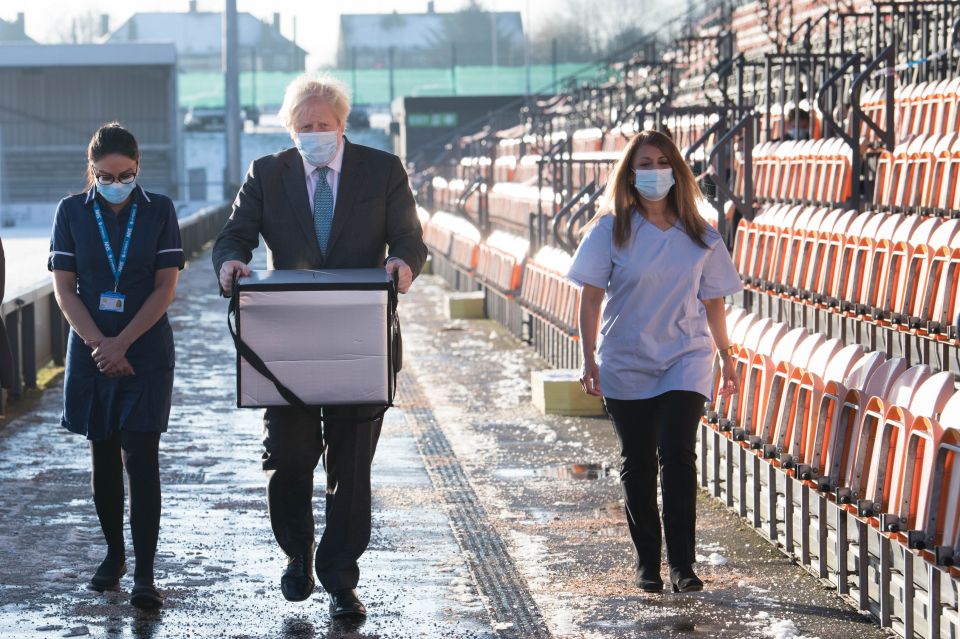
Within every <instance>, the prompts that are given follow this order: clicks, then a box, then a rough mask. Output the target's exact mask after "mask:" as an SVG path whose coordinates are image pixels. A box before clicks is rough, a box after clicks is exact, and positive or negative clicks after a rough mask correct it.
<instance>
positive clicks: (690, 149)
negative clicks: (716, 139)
mask: <svg viewBox="0 0 960 639" xmlns="http://www.w3.org/2000/svg"><path fill="white" fill-rule="evenodd" d="M722 127H723V119H722V118H721V119H719V120H717V121H716V122H714V123H713V126H711V127H710V128H709V129H707V130H706V131H704V133H703V135H701V136H700V137H699V138H698V139H697V141H696V142H694V143H693V144H691V145H690V146H689V147H688V148H687V150H686V151H684V152H683V159H684V160H685V161H686V163H687V164H690V156H691V155H693V153H694V152H695V151H696V150H697V149H699V148H700V147H701V146H703V145H704V144H706V143H707V139H708V138H709V137H710V136H711V135H713V134H714V133H717V132H718V131H719V130H720V129H721V128H722Z"/></svg>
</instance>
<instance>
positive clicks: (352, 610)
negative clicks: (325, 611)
mask: <svg viewBox="0 0 960 639" xmlns="http://www.w3.org/2000/svg"><path fill="white" fill-rule="evenodd" d="M366 617H367V608H366V607H365V606H364V605H363V603H362V602H361V601H360V599H359V598H358V597H357V591H356V590H354V589H352V588H347V589H344V590H337V591H335V592H331V593H330V618H331V619H353V620H356V621H360V620H362V619H366Z"/></svg>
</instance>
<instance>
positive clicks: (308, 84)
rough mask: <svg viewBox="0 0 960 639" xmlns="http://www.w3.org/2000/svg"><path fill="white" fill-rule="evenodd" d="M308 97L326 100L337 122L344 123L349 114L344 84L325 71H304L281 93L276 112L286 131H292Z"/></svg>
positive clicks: (348, 96) (348, 100)
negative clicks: (320, 73) (313, 72)
mask: <svg viewBox="0 0 960 639" xmlns="http://www.w3.org/2000/svg"><path fill="white" fill-rule="evenodd" d="M310 98H321V99H323V100H324V101H326V103H327V104H329V105H330V108H331V109H333V113H334V115H336V116H337V120H338V124H340V126H343V125H344V124H346V122H347V116H349V115H350V92H349V91H348V90H347V87H346V85H345V84H343V83H342V82H340V80H337V79H336V78H334V77H333V76H332V75H330V74H327V73H325V74H323V75H321V76H315V75H311V74H309V73H304V74H302V75H299V76H297V77H296V78H294V79H293V81H292V82H291V83H290V84H288V85H287V90H286V91H285V92H284V94H283V105H282V106H281V107H280V111H279V112H278V113H277V117H278V118H279V119H280V124H281V125H283V127H284V128H286V129H287V130H288V131H293V128H294V126H295V124H296V118H297V113H298V112H299V111H300V107H301V106H302V105H303V103H304V102H306V101H307V100H309V99H310Z"/></svg>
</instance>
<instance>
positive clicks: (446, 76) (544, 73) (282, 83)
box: [179, 64, 597, 107]
mask: <svg viewBox="0 0 960 639" xmlns="http://www.w3.org/2000/svg"><path fill="white" fill-rule="evenodd" d="M583 67H584V65H582V64H558V65H557V76H556V77H557V78H558V79H563V78H564V77H566V76H568V75H572V74H574V73H576V72H578V71H580V70H581V69H583ZM330 73H331V74H332V75H334V76H336V77H337V78H339V79H340V80H341V81H343V82H344V83H346V85H347V86H348V87H350V88H351V90H352V92H353V103H354V104H387V103H388V102H389V101H390V74H389V72H388V71H387V70H386V69H365V70H358V71H357V72H356V75H355V76H354V73H353V72H351V71H350V70H349V69H348V70H333V71H331V72H330ZM596 73H597V71H596V70H595V69H591V70H589V71H585V72H583V73H581V74H580V75H581V77H584V78H592V77H595V76H596ZM296 75H297V74H295V73H281V72H267V73H265V72H260V73H256V74H253V73H241V74H240V102H241V104H244V105H247V104H254V103H255V104H258V105H264V104H268V105H276V104H279V103H280V101H281V100H282V98H283V90H284V89H285V88H286V86H287V84H288V83H289V82H290V80H291V79H293V78H294V77H295V76H296ZM254 77H256V91H255V92H254V86H253V79H254ZM453 80H454V77H453V73H452V72H451V70H450V69H449V68H447V69H397V70H396V71H394V95H396V96H425V95H430V96H436V95H521V94H523V93H525V92H526V87H527V71H526V67H458V68H457V69H456V91H454V90H453ZM552 82H553V67H552V66H551V65H538V66H532V67H530V84H531V88H532V89H533V90H534V91H537V90H540V89H543V88H544V87H546V86H547V85H549V84H551V83H552ZM179 92H180V105H181V106H184V107H195V106H197V107H217V106H222V105H223V75H222V74H220V73H181V74H180V76H179Z"/></svg>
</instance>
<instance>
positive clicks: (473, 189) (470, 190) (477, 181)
mask: <svg viewBox="0 0 960 639" xmlns="http://www.w3.org/2000/svg"><path fill="white" fill-rule="evenodd" d="M483 184H484V180H483V178H482V177H477V178H474V179H473V182H471V183H470V186H468V187H467V188H466V189H464V191H463V193H461V194H460V197H458V198H457V213H459V214H460V215H462V216H463V217H465V218H467V219H468V220H469V219H470V216H469V215H467V213H466V210H465V207H466V205H467V200H468V199H470V196H471V195H473V194H474V193H478V192H479V191H480V187H481V185H483ZM481 216H482V213H478V214H477V217H481ZM470 221H471V222H472V221H473V220H470ZM482 222H483V220H480V219H478V220H477V221H476V224H477V227H480V226H481V225H482Z"/></svg>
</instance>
